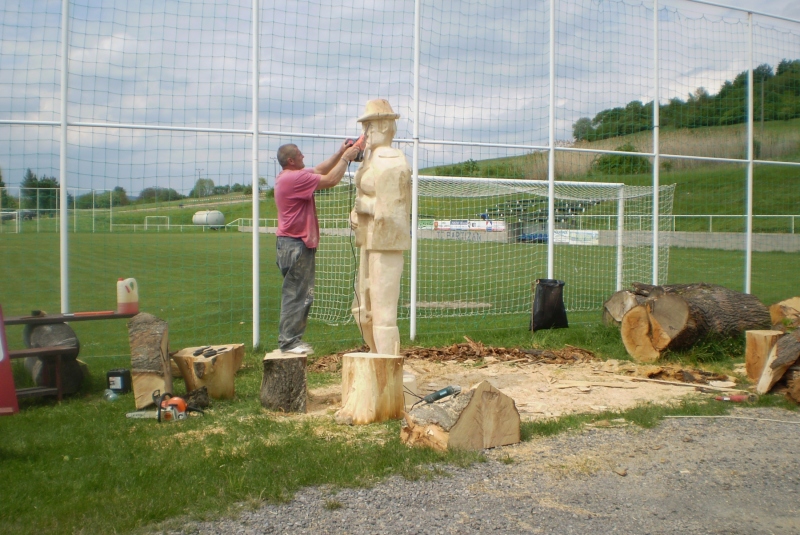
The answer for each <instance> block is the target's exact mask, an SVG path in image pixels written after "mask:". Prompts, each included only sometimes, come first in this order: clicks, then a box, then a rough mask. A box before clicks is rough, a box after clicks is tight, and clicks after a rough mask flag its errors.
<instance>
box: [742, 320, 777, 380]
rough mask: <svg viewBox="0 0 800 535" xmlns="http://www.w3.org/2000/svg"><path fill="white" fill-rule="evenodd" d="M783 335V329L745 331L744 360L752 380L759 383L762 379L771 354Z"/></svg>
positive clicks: (748, 375)
mask: <svg viewBox="0 0 800 535" xmlns="http://www.w3.org/2000/svg"><path fill="white" fill-rule="evenodd" d="M781 336H783V332H781V331H747V332H746V333H745V337H746V342H745V350H744V362H745V369H746V370H747V377H748V378H750V380H751V381H753V382H756V383H757V382H758V380H759V379H761V374H762V373H763V372H764V366H766V365H767V359H768V358H769V354H770V352H771V351H772V348H773V347H775V344H776V343H778V339H779V338H780V337H781Z"/></svg>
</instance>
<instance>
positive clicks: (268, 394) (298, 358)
mask: <svg viewBox="0 0 800 535" xmlns="http://www.w3.org/2000/svg"><path fill="white" fill-rule="evenodd" d="M262 362H263V364H264V377H263V378H262V380H261V406H262V407H264V408H265V409H270V410H273V411H281V412H306V399H307V397H308V386H307V383H306V356H305V355H295V354H294V353H282V352H281V351H280V350H279V349H277V350H275V351H273V352H272V353H267V354H266V355H265V356H264V360H263V361H262Z"/></svg>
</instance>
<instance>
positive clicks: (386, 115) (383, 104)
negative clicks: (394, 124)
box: [356, 98, 400, 123]
mask: <svg viewBox="0 0 800 535" xmlns="http://www.w3.org/2000/svg"><path fill="white" fill-rule="evenodd" d="M399 118H400V114H399V113H395V112H394V110H393V109H392V106H391V105H390V104H389V101H388V100H386V99H382V98H378V99H375V100H368V101H367V105H366V106H365V107H364V115H362V116H361V117H359V118H358V119H356V121H357V122H359V123H363V122H364V121H377V120H380V119H395V120H396V119H399Z"/></svg>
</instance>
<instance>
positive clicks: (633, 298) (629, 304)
mask: <svg viewBox="0 0 800 535" xmlns="http://www.w3.org/2000/svg"><path fill="white" fill-rule="evenodd" d="M645 299H647V298H646V297H644V296H643V295H638V294H636V293H634V292H632V291H630V290H620V291H618V292H614V293H613V294H611V297H609V298H608V299H606V302H605V303H603V324H604V325H608V326H609V327H610V326H615V327H619V325H620V323H622V318H623V317H625V314H627V313H628V311H629V310H630V309H632V308H633V307H635V306H636V305H641V304H642V303H644V301H645Z"/></svg>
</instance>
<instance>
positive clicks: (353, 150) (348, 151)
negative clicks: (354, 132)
mask: <svg viewBox="0 0 800 535" xmlns="http://www.w3.org/2000/svg"><path fill="white" fill-rule="evenodd" d="M342 146H343V147H344V145H342ZM358 153H359V150H358V147H353V146H350V147H347V148H345V151H344V153H343V154H342V158H343V159H345V160H347V161H348V162H352V161H353V160H355V159H356V157H357V156H358Z"/></svg>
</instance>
